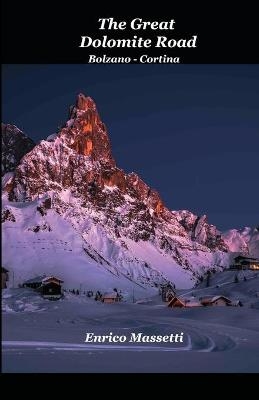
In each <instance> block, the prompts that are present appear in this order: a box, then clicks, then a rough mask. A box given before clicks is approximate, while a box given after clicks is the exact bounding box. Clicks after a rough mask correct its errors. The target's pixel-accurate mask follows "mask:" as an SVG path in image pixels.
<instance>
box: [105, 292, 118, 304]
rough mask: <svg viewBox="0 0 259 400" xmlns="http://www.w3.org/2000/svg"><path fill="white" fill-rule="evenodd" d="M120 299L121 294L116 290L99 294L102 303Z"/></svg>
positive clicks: (116, 301) (114, 301)
mask: <svg viewBox="0 0 259 400" xmlns="http://www.w3.org/2000/svg"><path fill="white" fill-rule="evenodd" d="M121 299H122V296H121V295H120V294H119V293H117V292H111V293H104V294H103V295H102V296H101V301H102V302H103V303H118V302H119V301H121Z"/></svg>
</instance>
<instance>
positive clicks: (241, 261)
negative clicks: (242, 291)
mask: <svg viewBox="0 0 259 400" xmlns="http://www.w3.org/2000/svg"><path fill="white" fill-rule="evenodd" d="M231 269H239V270H252V271H256V270H258V271H259V260H258V259H257V258H253V257H247V256H237V257H235V258H234V264H233V265H231Z"/></svg>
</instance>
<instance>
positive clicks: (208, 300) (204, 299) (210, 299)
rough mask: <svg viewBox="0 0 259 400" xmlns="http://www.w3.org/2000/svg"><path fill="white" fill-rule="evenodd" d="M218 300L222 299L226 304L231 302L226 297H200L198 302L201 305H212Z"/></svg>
mask: <svg viewBox="0 0 259 400" xmlns="http://www.w3.org/2000/svg"><path fill="white" fill-rule="evenodd" d="M219 299H224V300H225V301H226V303H231V300H230V299H229V298H228V297H226V296H223V295H217V296H205V297H201V298H200V301H201V303H202V304H209V303H214V302H215V301H217V300H219Z"/></svg>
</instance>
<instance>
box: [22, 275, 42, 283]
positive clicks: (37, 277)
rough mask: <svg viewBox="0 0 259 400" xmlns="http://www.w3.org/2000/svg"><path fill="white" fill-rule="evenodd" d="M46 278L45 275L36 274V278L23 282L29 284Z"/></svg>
mask: <svg viewBox="0 0 259 400" xmlns="http://www.w3.org/2000/svg"><path fill="white" fill-rule="evenodd" d="M44 278H45V275H43V276H36V277H35V278H32V279H28V280H27V281H25V282H23V284H28V283H41V282H42V281H43V279H44Z"/></svg>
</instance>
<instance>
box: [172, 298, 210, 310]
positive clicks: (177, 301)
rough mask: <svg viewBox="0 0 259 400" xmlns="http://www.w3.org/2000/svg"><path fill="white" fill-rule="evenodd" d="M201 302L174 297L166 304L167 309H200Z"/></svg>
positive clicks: (194, 299)
mask: <svg viewBox="0 0 259 400" xmlns="http://www.w3.org/2000/svg"><path fill="white" fill-rule="evenodd" d="M201 306H202V304H201V302H200V301H199V300H198V299H196V298H184V297H177V296H175V297H174V298H173V299H171V301H170V302H169V304H168V307H170V308H174V307H178V308H182V307H201Z"/></svg>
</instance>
